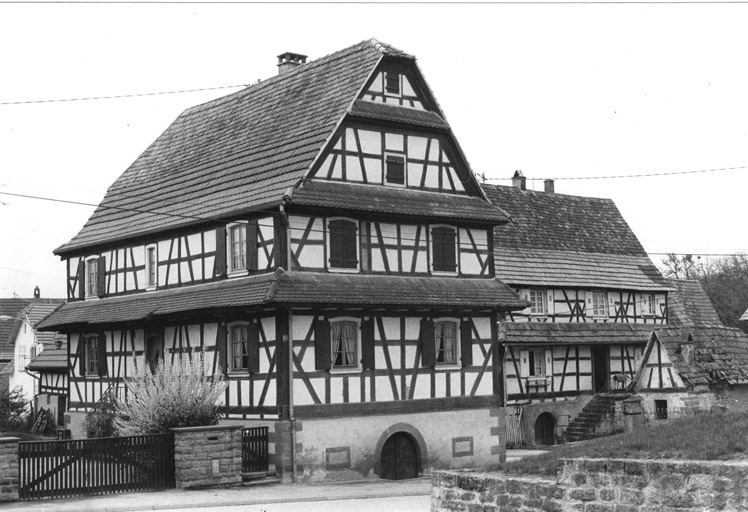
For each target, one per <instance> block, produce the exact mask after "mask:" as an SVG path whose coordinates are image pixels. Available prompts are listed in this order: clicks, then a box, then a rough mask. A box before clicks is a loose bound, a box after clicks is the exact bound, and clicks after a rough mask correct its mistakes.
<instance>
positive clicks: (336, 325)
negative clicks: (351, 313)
mask: <svg viewBox="0 0 748 512" xmlns="http://www.w3.org/2000/svg"><path fill="white" fill-rule="evenodd" d="M330 341H331V343H330V346H331V356H332V368H357V367H358V323H357V322H355V321H350V320H345V321H338V322H333V323H332V330H331V336H330Z"/></svg>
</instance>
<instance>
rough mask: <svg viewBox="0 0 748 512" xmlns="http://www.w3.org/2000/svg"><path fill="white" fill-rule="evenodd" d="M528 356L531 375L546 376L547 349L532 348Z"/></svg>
mask: <svg viewBox="0 0 748 512" xmlns="http://www.w3.org/2000/svg"><path fill="white" fill-rule="evenodd" d="M528 357H529V359H530V361H529V364H528V369H529V371H530V377H545V350H531V351H530V353H529V354H528Z"/></svg>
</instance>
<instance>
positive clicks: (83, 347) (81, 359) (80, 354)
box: [76, 265, 86, 377]
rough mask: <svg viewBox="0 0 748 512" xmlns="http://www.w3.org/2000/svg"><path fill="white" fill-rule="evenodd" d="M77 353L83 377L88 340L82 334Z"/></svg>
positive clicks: (79, 372) (79, 337) (79, 370)
mask: <svg viewBox="0 0 748 512" xmlns="http://www.w3.org/2000/svg"><path fill="white" fill-rule="evenodd" d="M79 266H80V265H79ZM76 352H77V353H78V375H80V376H81V377H83V376H84V375H86V338H85V337H84V336H83V335H82V334H80V335H78V348H77V349H76Z"/></svg>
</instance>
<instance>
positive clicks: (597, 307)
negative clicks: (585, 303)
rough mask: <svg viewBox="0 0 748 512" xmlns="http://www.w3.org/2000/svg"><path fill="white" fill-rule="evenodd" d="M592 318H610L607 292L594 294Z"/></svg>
mask: <svg viewBox="0 0 748 512" xmlns="http://www.w3.org/2000/svg"><path fill="white" fill-rule="evenodd" d="M591 311H592V316H597V317H601V316H602V317H605V316H608V294H607V293H605V292H592V309H591Z"/></svg>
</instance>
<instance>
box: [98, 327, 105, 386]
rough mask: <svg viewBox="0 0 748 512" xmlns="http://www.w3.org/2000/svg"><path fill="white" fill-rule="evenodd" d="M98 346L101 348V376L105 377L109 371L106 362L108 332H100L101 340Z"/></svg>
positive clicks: (99, 362) (99, 363)
mask: <svg viewBox="0 0 748 512" xmlns="http://www.w3.org/2000/svg"><path fill="white" fill-rule="evenodd" d="M97 348H98V349H99V361H98V366H99V377H104V376H106V375H107V373H108V371H107V370H108V368H107V364H106V334H104V333H101V334H99V342H98V347H97Z"/></svg>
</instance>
